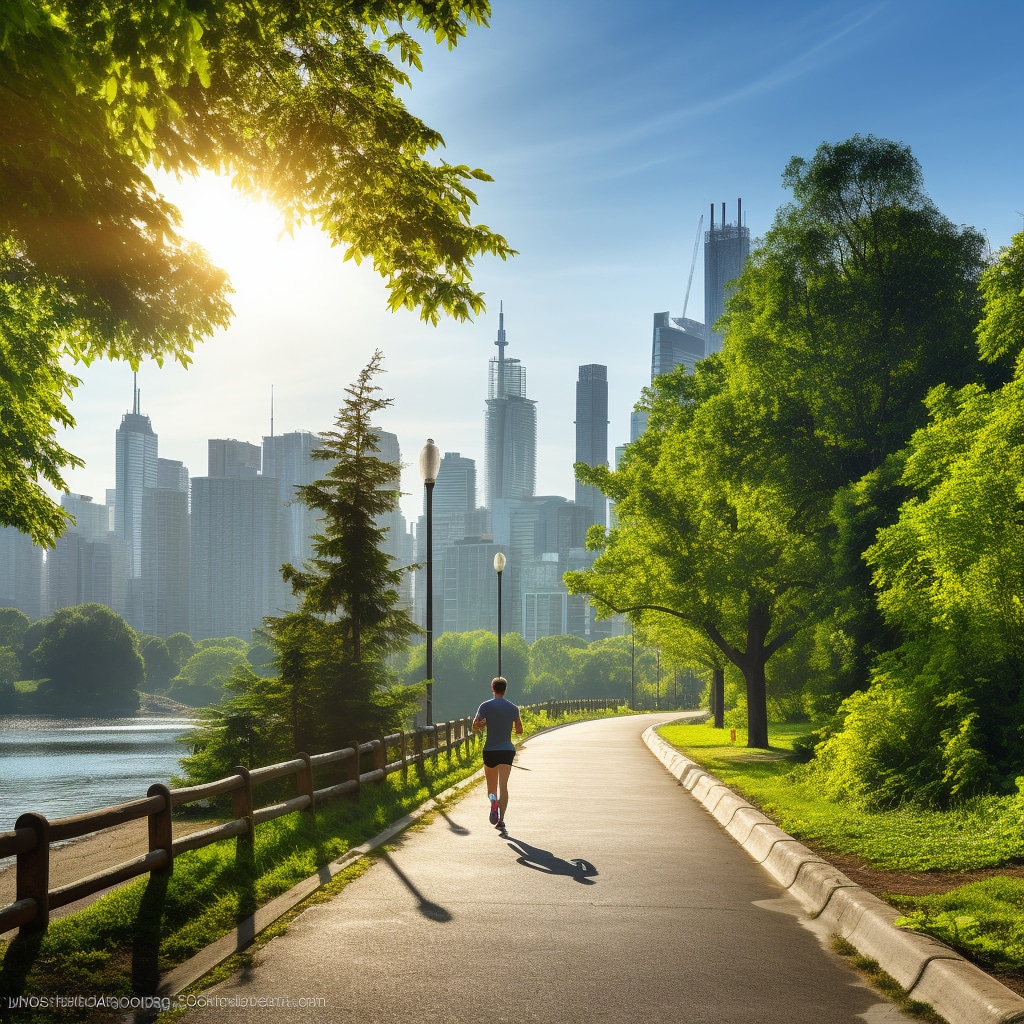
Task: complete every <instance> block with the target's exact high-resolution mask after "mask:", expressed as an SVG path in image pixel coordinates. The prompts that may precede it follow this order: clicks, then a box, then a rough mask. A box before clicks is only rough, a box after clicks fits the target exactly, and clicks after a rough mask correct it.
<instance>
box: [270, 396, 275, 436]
mask: <svg viewBox="0 0 1024 1024" xmlns="http://www.w3.org/2000/svg"><path fill="white" fill-rule="evenodd" d="M270 436H271V437H273V436H274V385H273V384H271V385H270Z"/></svg>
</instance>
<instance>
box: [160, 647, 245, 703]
mask: <svg viewBox="0 0 1024 1024" xmlns="http://www.w3.org/2000/svg"><path fill="white" fill-rule="evenodd" d="M244 664H246V658H245V653H244V652H243V651H239V650H238V649H237V648H236V647H234V646H222V647H218V646H207V647H203V648H201V649H198V650H197V651H196V653H195V654H193V655H192V657H191V658H189V659H188V661H187V662H186V663H185V664H184V665H183V666H182V669H181V671H180V672H179V673H178V674H177V676H175V678H174V679H172V680H171V686H170V689H169V690H168V691H167V696H168V697H171V698H172V699H173V700H177V701H180V702H181V703H182V704H187V705H189V707H193V708H199V707H205V706H206V705H208V704H216V703H217V701H219V700H220V699H221V697H222V696H223V693H222V690H223V687H224V684H225V683H226V682H227V681H228V680H229V679H230V678H231V677H232V674H233V673H234V670H235V669H236V668H237V667H238V666H239V665H244Z"/></svg>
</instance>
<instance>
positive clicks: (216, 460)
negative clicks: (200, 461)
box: [206, 437, 261, 480]
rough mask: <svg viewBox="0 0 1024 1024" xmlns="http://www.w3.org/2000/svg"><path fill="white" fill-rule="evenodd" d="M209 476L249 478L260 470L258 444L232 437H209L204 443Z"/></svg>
mask: <svg viewBox="0 0 1024 1024" xmlns="http://www.w3.org/2000/svg"><path fill="white" fill-rule="evenodd" d="M206 450H207V465H208V467H209V468H208V472H209V474H210V476H219V477H232V478H234V479H241V480H251V479H252V478H253V477H254V476H256V475H257V474H258V473H259V471H260V464H261V460H260V446H259V445H257V444H250V443H249V442H248V441H236V440H234V438H222V437H218V438H210V440H209V441H207V443H206Z"/></svg>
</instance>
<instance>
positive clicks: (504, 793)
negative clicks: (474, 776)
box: [490, 764, 512, 821]
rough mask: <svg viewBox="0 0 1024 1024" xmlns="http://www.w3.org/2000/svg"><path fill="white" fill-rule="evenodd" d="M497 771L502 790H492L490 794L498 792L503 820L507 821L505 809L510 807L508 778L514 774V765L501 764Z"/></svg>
mask: <svg viewBox="0 0 1024 1024" xmlns="http://www.w3.org/2000/svg"><path fill="white" fill-rule="evenodd" d="M495 771H496V772H497V773H498V785H499V786H500V787H501V789H500V790H493V789H492V790H491V791H490V792H492V793H494V792H497V794H498V806H499V807H500V808H501V820H502V821H504V820H505V808H506V807H508V777H509V776H510V775H511V774H512V765H510V764H499V765H498V767H497V768H495Z"/></svg>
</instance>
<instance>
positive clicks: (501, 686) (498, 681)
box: [491, 676, 508, 697]
mask: <svg viewBox="0 0 1024 1024" xmlns="http://www.w3.org/2000/svg"><path fill="white" fill-rule="evenodd" d="M491 689H492V690H493V691H494V695H495V696H496V697H503V696H504V695H505V690H507V689H508V680H507V679H506V678H505V677H504V676H495V677H494V678H493V679H492V680H491Z"/></svg>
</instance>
